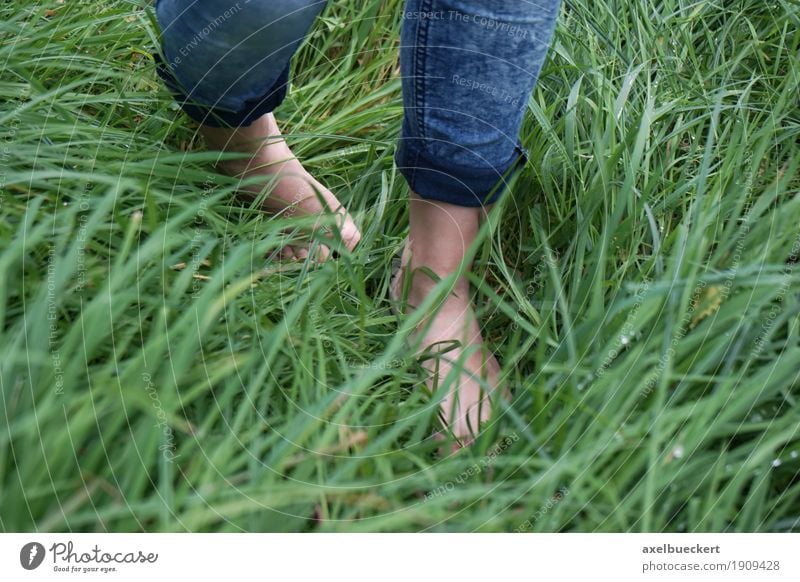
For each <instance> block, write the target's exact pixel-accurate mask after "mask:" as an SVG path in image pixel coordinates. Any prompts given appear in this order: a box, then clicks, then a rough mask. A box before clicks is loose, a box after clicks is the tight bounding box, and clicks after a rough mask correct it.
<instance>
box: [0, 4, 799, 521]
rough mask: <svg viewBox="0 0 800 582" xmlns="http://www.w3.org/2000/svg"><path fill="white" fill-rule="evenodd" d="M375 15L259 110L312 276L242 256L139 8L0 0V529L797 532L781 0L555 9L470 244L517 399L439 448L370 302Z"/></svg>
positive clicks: (397, 210)
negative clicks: (317, 197) (354, 243)
mask: <svg viewBox="0 0 800 582" xmlns="http://www.w3.org/2000/svg"><path fill="white" fill-rule="evenodd" d="M401 9H402V5H401V2H400V1H399V0H385V1H375V0H370V1H363V2H355V1H350V0H336V1H334V2H333V3H332V5H330V6H329V7H328V9H327V10H326V12H325V13H324V15H323V17H322V18H321V20H320V21H319V22H318V25H317V26H316V27H315V29H314V31H313V33H312V34H311V36H310V38H309V42H308V43H307V44H306V45H305V46H304V47H303V48H302V50H301V52H300V53H299V54H298V56H297V59H296V60H295V69H296V73H297V76H296V80H295V85H294V88H293V90H292V92H291V94H290V96H289V98H288V99H287V101H286V102H285V104H284V105H283V106H282V107H281V108H280V110H279V111H278V117H279V119H280V120H281V122H282V124H283V125H284V127H285V128H286V130H287V133H290V134H291V136H292V137H291V144H292V146H293V147H294V148H295V151H296V153H297V154H298V155H299V156H300V157H301V158H302V159H303V160H304V162H305V163H306V165H307V167H308V168H309V169H310V170H312V171H313V172H314V173H315V175H316V176H317V177H318V178H319V179H320V180H321V181H323V182H324V183H326V184H327V185H328V186H329V187H331V188H332V189H333V190H334V191H335V192H336V193H337V195H339V196H340V198H341V199H342V200H343V202H345V203H346V204H347V205H348V206H349V207H350V209H351V210H352V211H353V213H354V214H355V215H356V218H357V221H358V222H359V224H360V225H361V226H362V229H363V232H364V239H363V241H362V243H361V244H360V246H359V248H358V249H357V251H356V252H355V253H354V254H353V255H352V256H347V257H343V258H342V259H340V260H338V261H335V262H329V263H327V264H325V265H323V266H320V267H315V266H313V265H308V264H302V263H300V264H290V265H278V264H276V263H271V262H268V261H265V260H264V259H263V256H264V254H265V253H267V252H269V251H271V250H272V249H275V248H277V246H278V245H280V244H282V243H284V242H285V238H284V237H283V235H282V234H281V231H282V229H283V228H285V227H286V226H287V224H286V222H287V220H268V219H266V218H265V217H263V216H260V215H259V214H258V213H257V212H254V211H251V210H250V209H248V208H246V207H242V206H240V205H237V204H234V203H233V202H232V201H231V193H232V192H233V191H234V190H235V188H236V183H235V182H234V181H233V180H231V179H228V178H226V177H224V176H220V175H217V174H216V173H214V172H213V170H212V166H211V159H212V157H213V156H212V155H210V154H208V153H204V152H203V149H202V145H201V144H200V143H199V139H198V136H197V134H196V127H195V125H193V123H192V122H191V121H190V120H189V119H188V118H186V117H185V116H183V115H182V114H181V113H180V112H179V111H177V108H176V106H175V104H174V103H173V102H172V100H171V98H170V97H169V95H168V93H167V92H166V90H165V89H164V88H163V87H162V86H161V84H160V83H159V82H158V80H157V78H156V76H155V73H154V66H153V62H152V58H151V56H150V52H151V51H152V50H153V49H154V47H155V46H156V44H157V31H156V27H155V24H154V20H153V16H152V9H151V8H150V7H149V5H148V4H147V3H146V2H142V1H138V0H137V1H133V2H122V1H120V2H100V1H98V2H79V1H71V0H66V1H64V2H61V3H59V2H56V1H52V2H22V1H21V0H13V1H10V2H4V3H3V5H2V7H0V106H1V107H2V110H0V134H2V155H1V156H0V161H1V162H2V164H1V165H0V170H1V172H2V173H1V174H0V186H1V187H2V190H1V191H0V217H1V218H0V274H1V276H0V389H2V398H0V531H61V530H70V531H142V530H143V531H244V530H247V531H351V532H352V531H420V530H424V531H439V532H443V531H581V532H591V531H615V532H616V531H798V530H800V479H798V470H800V459H798V451H800V434H799V433H798V425H799V424H800V414H798V398H800V365H799V364H798V363H799V362H800V317H799V316H798V313H799V311H798V300H799V299H800V296H799V295H798V291H799V290H800V270H798V268H797V263H798V255H800V228H798V225H800V196H798V186H800V179H798V162H800V154H799V153H798V138H799V137H800V125H799V123H800V113H799V112H798V92H799V87H798V85H799V84H800V74H799V73H800V66H798V60H799V58H800V33H798V31H799V30H800V8H798V4H797V3H796V2H791V1H787V0H778V1H774V2H762V1H760V0H738V1H730V2H728V1H725V2H706V1H683V0H662V1H647V0H639V1H636V2H629V1H622V0H591V1H589V0H569V1H567V2H566V3H565V5H564V8H563V10H562V17H561V20H560V22H559V27H558V31H557V34H556V38H555V41H554V44H553V47H552V51H551V53H550V57H549V59H548V61H547V63H546V65H545V67H544V70H543V72H542V75H541V81H540V83H539V86H538V87H537V89H536V91H535V94H534V95H533V97H532V98H531V100H530V102H529V104H528V115H527V116H526V120H525V125H524V130H523V135H522V138H523V143H524V145H525V147H527V148H528V149H529V151H530V153H531V163H530V165H529V166H528V167H527V169H526V170H525V172H524V174H523V175H522V176H520V177H519V179H518V180H517V181H516V183H515V186H514V196H513V197H508V198H506V199H505V201H504V205H503V208H502V214H498V217H497V220H496V221H495V223H493V224H492V225H491V226H492V228H491V229H490V230H487V231H486V232H485V233H484V234H485V237H484V238H483V239H482V241H483V242H482V244H481V247H480V248H479V249H478V251H477V264H476V269H475V283H476V294H475V300H476V303H477V305H478V307H479V313H480V316H481V317H482V322H483V325H484V328H483V329H484V333H485V335H486V337H487V339H488V341H489V342H490V344H491V346H492V348H493V349H494V350H495V351H496V353H497V356H498V359H499V360H500V362H501V364H502V366H503V371H504V374H506V376H507V378H508V381H509V383H510V385H511V388H512V392H513V395H514V400H513V402H512V403H510V404H509V405H507V406H506V407H505V409H504V410H498V413H497V415H496V418H495V419H494V422H493V423H492V425H491V428H490V429H489V430H487V431H486V432H485V433H484V434H483V436H482V437H481V439H480V440H479V441H478V442H477V443H476V445H475V446H474V447H472V448H471V449H469V450H466V451H463V452H462V453H460V454H458V455H455V456H452V457H449V458H446V459H442V458H441V457H439V456H438V454H437V444H436V443H434V442H432V441H431V439H430V438H428V436H429V434H430V432H431V430H432V429H433V427H434V426H435V424H434V422H435V408H436V407H435V406H431V404H430V399H429V398H428V397H427V396H426V395H425V393H424V391H423V390H422V389H421V388H420V381H421V380H422V378H423V374H422V373H421V371H420V368H419V366H418V365H417V364H416V363H415V362H414V359H413V358H411V357H409V354H408V353H406V349H405V347H404V343H403V336H404V334H405V333H406V332H407V331H408V329H410V326H411V324H413V321H411V322H409V320H407V319H404V320H401V321H398V319H397V318H396V317H394V316H393V315H392V312H391V310H390V308H389V304H388V301H387V285H388V278H389V272H388V270H389V268H388V267H389V264H390V261H391V259H392V257H393V256H394V255H395V253H396V252H397V250H398V249H399V248H400V245H401V244H402V239H403V237H404V234H405V231H406V229H407V215H406V204H405V196H406V189H405V185H404V183H403V181H402V179H401V178H400V177H399V176H398V174H397V173H396V171H395V170H394V169H393V166H392V154H393V151H394V145H395V139H396V137H397V135H398V132H399V123H400V120H401V115H402V102H401V95H400V84H399V81H398V78H397V44H398V31H399V25H400V14H401ZM180 263H184V264H185V266H184V267H183V268H182V269H181V268H175V266H176V265H178V264H180ZM398 330H399V331H398ZM504 436H508V437H511V439H510V441H505V442H510V444H509V445H508V446H506V447H500V448H498V445H497V443H498V442H501V443H502V442H504V441H502V438H503V437H504ZM501 449H502V450H501Z"/></svg>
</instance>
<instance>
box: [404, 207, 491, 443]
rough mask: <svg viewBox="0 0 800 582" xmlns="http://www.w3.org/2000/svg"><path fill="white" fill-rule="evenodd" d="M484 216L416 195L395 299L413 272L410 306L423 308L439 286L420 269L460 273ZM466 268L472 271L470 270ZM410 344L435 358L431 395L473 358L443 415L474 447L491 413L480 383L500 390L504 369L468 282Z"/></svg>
mask: <svg viewBox="0 0 800 582" xmlns="http://www.w3.org/2000/svg"><path fill="white" fill-rule="evenodd" d="M483 212H485V210H482V209H480V208H466V207H462V206H455V205H453V204H446V203H444V202H438V201H431V200H424V199H422V198H420V197H419V196H417V195H416V194H413V193H412V194H411V199H410V230H409V238H408V242H407V244H406V248H405V249H404V252H403V258H402V259H401V269H400V271H399V272H398V274H397V276H396V277H395V280H394V281H393V282H392V295H393V296H394V297H395V298H399V297H400V296H401V294H402V289H403V287H404V285H405V283H404V279H405V277H406V276H408V273H413V274H414V275H413V277H412V278H411V281H410V282H409V284H408V290H407V291H408V294H407V301H408V305H409V306H411V307H413V306H417V305H420V304H421V303H422V302H423V301H424V300H425V297H426V296H427V295H428V293H430V291H431V290H432V289H433V287H435V285H436V281H434V280H433V279H432V278H431V277H430V276H429V275H428V274H427V273H425V272H421V271H419V268H420V267H427V268H429V269H430V270H431V271H433V272H434V273H435V274H436V275H438V276H439V277H440V278H444V277H447V276H449V275H451V274H453V273H455V272H456V270H457V269H458V266H459V264H460V263H461V262H462V260H463V258H464V255H465V253H466V251H467V249H468V248H469V246H470V244H472V242H473V241H474V240H475V237H476V236H477V233H478V229H479V227H480V221H481V213H483ZM465 267H466V268H467V269H469V267H470V265H466V266H465ZM426 326H427V327H426ZM411 340H412V342H414V343H415V344H417V345H418V349H419V350H420V352H426V354H433V355H434V357H432V358H426V359H424V360H423V366H424V367H425V368H426V369H427V370H428V371H429V372H430V377H429V378H428V381H427V384H428V387H429V389H431V390H433V389H434V388H435V387H437V386H438V385H441V384H442V383H443V382H444V380H445V378H446V377H447V375H448V374H450V372H451V370H452V369H453V367H454V365H458V362H459V361H460V359H461V358H462V354H468V355H467V357H466V360H465V361H464V362H463V369H462V371H461V372H460V375H458V376H457V377H456V379H455V381H453V382H452V383H451V387H450V389H449V391H448V393H447V395H446V396H445V398H444V399H443V400H442V403H441V415H442V417H443V420H444V422H445V423H446V424H447V426H448V428H449V429H450V430H451V431H452V432H453V434H454V435H455V436H456V437H457V438H458V439H459V441H461V444H462V445H465V446H466V445H469V444H470V443H471V442H472V441H473V440H474V438H475V436H476V434H477V433H478V430H479V426H480V423H482V422H484V421H486V420H488V419H489V417H490V416H491V412H492V407H491V402H490V399H489V395H488V394H487V393H486V392H485V391H484V390H483V388H482V387H481V382H480V381H479V380H478V378H483V379H484V382H485V384H484V385H486V384H488V387H489V388H490V389H492V388H494V387H496V386H497V385H498V377H499V374H500V365H499V364H498V362H497V360H496V359H495V357H494V355H492V354H491V353H490V352H488V350H487V349H485V346H484V342H483V337H482V335H481V331H480V327H479V325H478V322H477V319H476V317H475V313H474V311H473V308H472V305H471V303H470V298H469V281H468V280H467V279H466V278H465V277H463V276H462V277H460V278H458V279H457V280H456V282H455V284H454V285H453V287H452V288H451V289H449V294H448V295H447V297H446V298H445V299H444V301H443V303H442V304H441V306H440V307H438V308H435V309H434V313H433V314H432V315H430V316H428V317H427V318H425V319H423V321H422V322H421V323H420V325H419V327H418V331H417V333H416V335H415V337H412V338H411ZM456 342H458V343H456ZM454 346H456V347H454ZM436 354H440V355H436ZM455 374H459V373H458V372H455Z"/></svg>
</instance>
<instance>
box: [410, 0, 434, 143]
mask: <svg viewBox="0 0 800 582" xmlns="http://www.w3.org/2000/svg"><path fill="white" fill-rule="evenodd" d="M432 8H433V0H422V2H420V13H421V14H426V13H427V12H430V10H431V9H432ZM428 21H429V19H428V18H420V19H419V25H418V28H417V35H416V36H417V38H416V39H415V41H414V44H415V46H414V66H415V70H414V85H415V86H416V93H417V95H416V99H415V101H416V103H415V106H416V107H417V111H416V112H415V117H416V118H417V136H418V137H419V138H421V139H425V134H426V132H425V78H426V77H425V75H426V74H427V71H426V65H427V62H426V60H427V59H426V57H427V51H426V50H425V47H427V46H428V26H429V24H428Z"/></svg>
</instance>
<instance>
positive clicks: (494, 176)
mask: <svg viewBox="0 0 800 582" xmlns="http://www.w3.org/2000/svg"><path fill="white" fill-rule="evenodd" d="M415 141H420V140H418V139H408V138H406V139H401V140H400V142H399V143H398V146H397V151H396V153H395V164H396V165H397V169H398V170H399V171H400V173H401V174H402V175H403V177H405V179H406V182H408V186H409V188H411V190H412V191H413V192H414V193H415V194H417V195H418V196H420V197H421V198H424V199H426V200H437V201H440V202H447V203H449V204H455V205H457V206H468V207H480V206H485V205H488V204H493V203H494V202H497V201H498V200H499V199H500V197H501V196H502V195H503V194H504V193H505V192H506V191H507V190H508V188H509V180H510V179H511V177H512V176H513V175H514V174H515V173H517V172H518V171H519V170H520V169H522V168H523V167H524V166H525V164H526V163H527V162H528V152H527V151H526V150H525V149H524V148H523V147H522V146H521V145H520V144H519V143H518V144H517V146H516V148H515V154H514V156H513V158H512V159H511V161H510V162H509V163H507V164H506V165H505V166H503V167H495V168H473V167H463V166H462V167H459V166H454V165H453V164H448V163H446V162H444V161H442V160H440V159H436V158H434V157H432V156H430V155H429V154H426V152H424V150H422V149H421V148H419V147H416V146H415V145H414V143H413V142H415Z"/></svg>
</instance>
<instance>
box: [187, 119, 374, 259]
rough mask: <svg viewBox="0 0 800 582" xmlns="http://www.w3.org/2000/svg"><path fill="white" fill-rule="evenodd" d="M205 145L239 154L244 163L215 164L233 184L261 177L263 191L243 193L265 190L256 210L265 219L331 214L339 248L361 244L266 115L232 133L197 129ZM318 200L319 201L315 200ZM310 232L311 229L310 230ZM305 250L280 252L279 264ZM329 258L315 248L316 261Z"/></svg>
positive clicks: (301, 256) (249, 189)
mask: <svg viewBox="0 0 800 582" xmlns="http://www.w3.org/2000/svg"><path fill="white" fill-rule="evenodd" d="M200 132H201V133H202V134H203V138H204V139H205V142H206V145H207V146H208V147H209V149H211V150H215V151H223V152H242V153H247V154H251V157H249V158H243V159H237V160H221V161H220V162H219V163H218V164H217V167H218V168H219V169H220V170H221V171H223V172H225V173H226V174H228V175H230V176H234V177H236V178H242V179H243V178H250V177H253V176H263V177H264V182H263V185H262V184H261V183H259V184H253V185H247V186H245V187H244V188H243V189H244V190H245V191H247V192H250V193H252V194H256V195H257V194H259V193H260V192H261V190H262V189H263V188H264V187H270V188H271V189H270V190H269V195H268V197H267V198H266V199H265V201H264V203H263V206H262V208H263V209H264V211H265V212H267V213H268V214H279V213H281V214H283V215H284V216H320V217H322V216H324V215H330V213H333V215H334V216H335V223H336V225H337V226H338V229H339V233H340V234H341V238H342V242H343V243H344V245H345V246H346V247H347V248H348V249H349V250H351V251H352V250H353V249H354V248H355V247H356V245H357V244H358V242H359V240H360V239H361V233H360V232H359V230H358V228H357V227H356V224H355V222H353V219H352V217H351V216H350V215H349V214H348V213H347V211H346V210H345V208H344V207H343V206H342V204H341V203H340V202H339V200H338V199H337V198H336V196H334V194H333V193H332V192H331V191H330V190H328V189H327V188H326V187H325V186H323V185H322V184H320V183H319V182H318V181H317V180H315V179H314V177H313V176H311V174H309V173H308V172H307V171H306V169H305V168H304V167H303V165H302V164H301V163H300V161H299V160H298V159H297V158H296V157H295V156H294V154H293V153H292V150H291V149H290V148H289V146H288V145H287V144H286V142H285V141H284V139H283V138H282V137H281V132H280V129H279V128H278V124H277V122H276V121H275V117H274V116H273V115H272V114H271V113H268V114H266V115H264V116H262V117H260V118H259V119H257V120H256V121H255V122H253V123H252V124H251V125H249V126H245V127H238V128H233V129H228V128H220V127H210V126H206V125H203V126H201V127H200ZM318 193H319V195H321V197H322V200H320V197H319V196H318ZM315 228H316V227H315ZM308 253H309V250H308V248H307V247H304V246H301V245H291V246H287V247H285V248H284V249H283V250H282V252H281V254H282V256H284V257H285V258H298V259H305V258H307V257H308ZM329 255H330V249H329V248H328V247H326V246H321V247H319V254H318V255H317V256H316V257H314V258H315V259H316V260H325V259H327V258H328V256H329Z"/></svg>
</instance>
